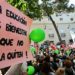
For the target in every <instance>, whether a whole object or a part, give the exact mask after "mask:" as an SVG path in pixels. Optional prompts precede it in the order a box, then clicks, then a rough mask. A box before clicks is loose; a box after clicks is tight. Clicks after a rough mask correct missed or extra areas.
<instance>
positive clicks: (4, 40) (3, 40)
mask: <svg viewBox="0 0 75 75" xmlns="http://www.w3.org/2000/svg"><path fill="white" fill-rule="evenodd" d="M0 45H2V46H13V39H7V38H0Z"/></svg>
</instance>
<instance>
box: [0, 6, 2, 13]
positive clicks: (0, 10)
mask: <svg viewBox="0 0 75 75" xmlns="http://www.w3.org/2000/svg"><path fill="white" fill-rule="evenodd" d="M0 14H2V7H1V5H0Z"/></svg>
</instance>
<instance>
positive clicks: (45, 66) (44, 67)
mask: <svg viewBox="0 0 75 75" xmlns="http://www.w3.org/2000/svg"><path fill="white" fill-rule="evenodd" d="M41 72H42V74H45V75H48V73H49V72H50V65H49V64H48V62H43V63H42V66H41Z"/></svg>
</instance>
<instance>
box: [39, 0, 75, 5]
mask: <svg viewBox="0 0 75 75" xmlns="http://www.w3.org/2000/svg"><path fill="white" fill-rule="evenodd" d="M69 1H70V2H69V5H71V4H75V0H69ZM39 3H41V0H39Z"/></svg>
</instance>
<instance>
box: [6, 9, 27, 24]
mask: <svg viewBox="0 0 75 75" xmlns="http://www.w3.org/2000/svg"><path fill="white" fill-rule="evenodd" d="M6 16H7V17H10V18H12V19H14V20H16V21H18V22H20V23H21V24H24V25H27V21H26V20H24V19H23V18H22V17H20V16H19V15H17V14H15V13H14V12H12V11H10V10H8V9H6Z"/></svg>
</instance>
